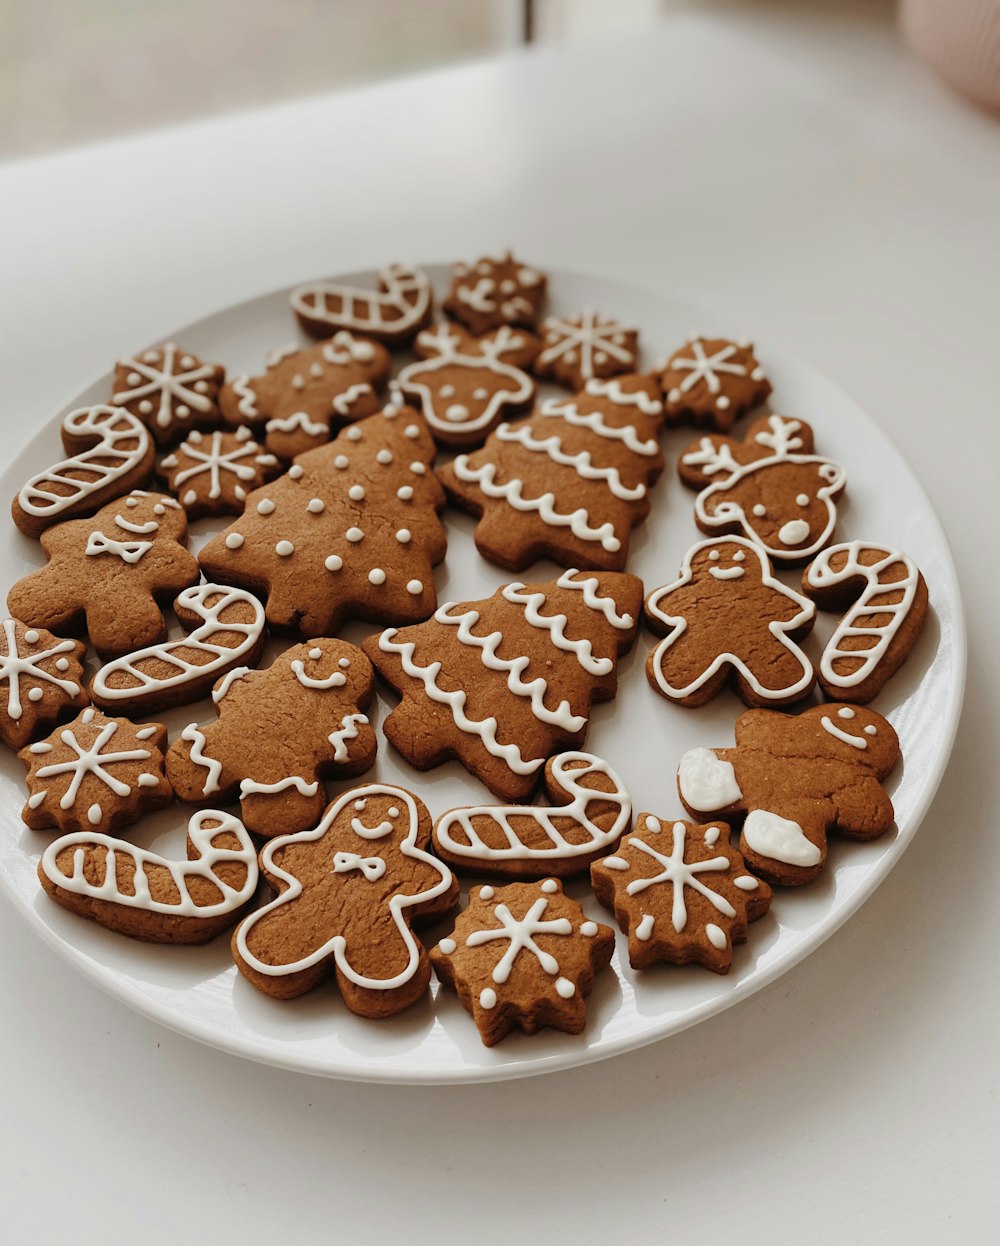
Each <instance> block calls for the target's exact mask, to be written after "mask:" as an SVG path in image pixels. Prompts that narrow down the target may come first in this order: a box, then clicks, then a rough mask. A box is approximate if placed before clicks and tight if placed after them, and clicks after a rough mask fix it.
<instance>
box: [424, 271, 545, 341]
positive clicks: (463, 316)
mask: <svg viewBox="0 0 1000 1246" xmlns="http://www.w3.org/2000/svg"><path fill="white" fill-rule="evenodd" d="M546 284H547V282H546V278H545V275H544V273H540V272H539V271H538V269H537V268H531V267H529V266H528V265H527V264H522V263H521V262H520V261H519V260H516V259H515V258H514V256H513V255H512V254H511V253H510V251H506V252H504V253H503V254H502V255H495V256H494V255H484V256H482V258H481V259H479V260H477V261H476V263H475V264H456V265H455V268H454V275H453V277H452V283H451V289H450V290H449V291H448V296H447V298H446V299H445V300H444V304H443V306H444V310H445V311H446V312H447V313H448V315H449V316H451V317H453V318H454V319H455V320H458V321H460V322H461V323H462V324H464V325H465V327H466V328H467V329H468V330H469V331H470V332H471V333H474V334H476V335H477V336H478V335H479V334H482V333H488V332H489V331H490V330H491V329H498V328H499V327H500V326H501V325H504V324H507V325H521V326H522V327H523V328H525V329H533V328H534V327H535V325H536V324H537V323H538V315H539V312H540V310H541V306H542V303H543V302H544V300H545V287H546Z"/></svg>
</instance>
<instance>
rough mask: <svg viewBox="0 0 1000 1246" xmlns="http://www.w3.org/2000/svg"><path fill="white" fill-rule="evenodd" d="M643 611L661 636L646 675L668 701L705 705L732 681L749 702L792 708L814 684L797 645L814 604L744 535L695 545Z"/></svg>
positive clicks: (809, 625) (806, 629)
mask: <svg viewBox="0 0 1000 1246" xmlns="http://www.w3.org/2000/svg"><path fill="white" fill-rule="evenodd" d="M645 611H646V622H647V623H648V624H649V626H650V628H651V630H652V631H654V632H656V634H657V635H658V636H662V637H663V639H662V640H661V641H660V643H659V644H658V645H656V647H655V648H653V649H652V650H650V653H649V657H648V658H647V659H646V677H647V679H648V680H649V682H650V685H651V686H652V687H653V688H655V689H656V691H657V692H659V693H660V695H661V696H664V697H666V698H667V700H668V701H674V702H675V703H676V704H678V705H687V706H691V707H693V706H697V705H704V704H705V703H706V702H707V701H711V700H712V698H713V697H715V696H717V695H718V694H719V693H720V692H721V691H722V689H723V688H724V687H725V685H726V684H727V683H730V684H732V685H733V687H734V688H735V690H736V691H737V692H738V693H739V695H740V697H741V698H742V700H743V701H744V702H745V703H746V704H747V705H754V706H769V705H770V706H776V705H791V704H792V703H794V702H795V701H801V700H802V699H803V698H804V697H807V696H808V695H809V693H810V692H811V691H812V689H813V685H814V684H815V682H816V675H815V672H814V671H813V666H812V662H810V660H809V658H808V657H807V656H806V654H805V653H803V651H802V650H801V649H800V648H799V646H798V645H797V644H796V643H795V642H796V641H797V640H801V639H802V638H803V637H804V636H806V635H807V634H808V633H809V632H810V631H811V630H812V626H813V624H814V623H815V621H816V607H815V606H814V605H813V603H812V602H811V601H810V600H809V599H808V598H806V597H802V596H800V595H799V594H798V593H794V592H792V590H791V589H790V588H785V586H784V584H782V583H781V581H780V580H778V579H776V578H775V576H774V572H773V568H772V567H771V563H770V561H769V559H768V557H767V555H766V554H765V553H763V551H762V550H761V549H760V548H759V546H756V545H754V544H753V542H752V541H748V540H746V539H745V538H744V537H738V536H733V537H715V538H713V539H712V540H708V541H701V542H699V543H698V544H697V545H694V546H692V547H691V549H689V550H688V552H687V553H686V554H685V555H684V564H683V566H682V567H681V574H680V577H679V578H678V579H676V580H674V581H673V583H672V584H667V585H665V586H664V587H663V588H658V589H655V590H654V591H653V592H652V593H650V594H649V596H648V597H647V598H646V606H645Z"/></svg>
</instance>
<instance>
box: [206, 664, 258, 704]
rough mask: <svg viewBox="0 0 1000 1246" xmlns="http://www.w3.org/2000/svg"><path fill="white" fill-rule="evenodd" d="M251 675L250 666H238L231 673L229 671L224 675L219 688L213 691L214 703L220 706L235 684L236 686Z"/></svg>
mask: <svg viewBox="0 0 1000 1246" xmlns="http://www.w3.org/2000/svg"><path fill="white" fill-rule="evenodd" d="M249 673H250V667H249V666H236V667H234V668H233V669H232V670H231V671H228V672H227V673H226V674H225V675H223V677H222V679H221V680H220V682H219V686H218V688H213V689H212V700H213V701H214V703H215V704H216V705H218V704H219V702H220V701H221V700H222V698H223V697H224V696H225V695H226V693H227V692H228V691H229V689H230V688H231V687H232V686H233V684H235V683H236V682H237V681H238V680H240V679H242V678H243V676H244V675H248V674H249Z"/></svg>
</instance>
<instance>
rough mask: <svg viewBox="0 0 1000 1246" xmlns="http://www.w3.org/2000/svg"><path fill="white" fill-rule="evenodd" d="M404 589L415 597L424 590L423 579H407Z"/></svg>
mask: <svg viewBox="0 0 1000 1246" xmlns="http://www.w3.org/2000/svg"><path fill="white" fill-rule="evenodd" d="M406 591H407V592H408V593H411V594H412V595H413V596H414V597H416V596H417V595H418V594H419V593H422V592H423V591H424V584H423V581H422V580H409V581H408V582H407V585H406Z"/></svg>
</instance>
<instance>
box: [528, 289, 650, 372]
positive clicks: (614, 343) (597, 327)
mask: <svg viewBox="0 0 1000 1246" xmlns="http://www.w3.org/2000/svg"><path fill="white" fill-rule="evenodd" d="M638 362H639V330H638V329H634V328H631V327H630V326H628V325H624V324H622V323H621V321H620V320H615V319H614V317H613V316H602V315H600V314H599V313H598V312H595V311H594V310H593V308H591V307H585V308H584V309H583V311H582V312H580V314H579V315H578V316H564V317H563V316H548V317H547V318H546V319H545V320H544V321H543V322H542V349H541V350H540V351H539V353H538V356H537V357H536V359H535V375H536V376H543V377H550V378H551V379H552V380H553V381H558V382H559V384H560V385H565V386H566V388H567V389H573V390H577V389H582V388H583V387H584V386H585V385H586V384H587V382H588V381H594V380H598V381H605V380H607V379H608V378H609V377H612V376H621V375H623V374H624V373H627V372H634V371H635V370H636V367H637V366H638Z"/></svg>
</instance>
